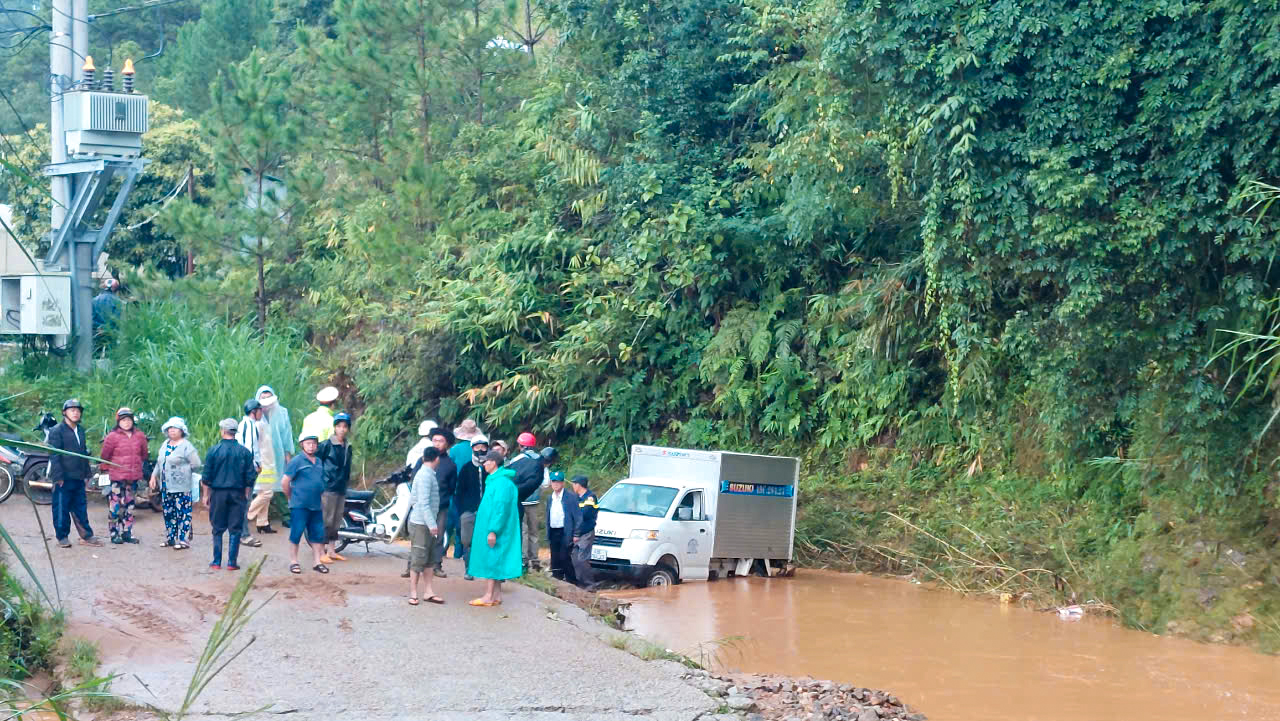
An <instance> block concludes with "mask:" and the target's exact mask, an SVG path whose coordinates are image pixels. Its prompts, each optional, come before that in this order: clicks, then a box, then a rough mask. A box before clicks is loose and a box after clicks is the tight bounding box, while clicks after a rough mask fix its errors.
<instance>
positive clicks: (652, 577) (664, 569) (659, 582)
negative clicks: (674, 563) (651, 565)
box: [644, 566, 676, 586]
mask: <svg viewBox="0 0 1280 721" xmlns="http://www.w3.org/2000/svg"><path fill="white" fill-rule="evenodd" d="M675 583H676V572H675V570H673V569H672V568H671V567H670V566H658V567H657V568H655V569H653V573H650V574H649V579H648V580H647V581H645V583H644V585H646V586H673V585H675Z"/></svg>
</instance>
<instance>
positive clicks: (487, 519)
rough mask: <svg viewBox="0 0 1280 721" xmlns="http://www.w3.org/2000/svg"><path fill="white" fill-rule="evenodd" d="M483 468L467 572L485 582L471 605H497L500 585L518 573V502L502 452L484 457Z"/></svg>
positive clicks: (513, 475) (519, 564) (514, 485)
mask: <svg viewBox="0 0 1280 721" xmlns="http://www.w3.org/2000/svg"><path fill="white" fill-rule="evenodd" d="M484 469H485V471H487V472H488V474H489V475H488V476H487V477H485V481H484V495H483V496H481V498H480V508H479V509H478V510H477V511H476V528H475V533H474V534H472V536H471V566H470V571H471V575H472V576H475V577H476V578H483V579H485V586H484V595H483V596H481V597H480V598H477V599H474V600H472V601H471V605H472V606H497V605H498V604H500V603H502V582H503V581H505V580H507V579H510V578H519V577H520V574H521V558H520V516H519V511H518V510H517V507H516V504H517V503H518V501H519V499H518V498H516V495H517V494H516V474H515V472H514V471H512V470H511V469H510V468H503V467H502V454H501V453H498V452H497V451H490V452H489V454H488V455H486V456H485V457H484Z"/></svg>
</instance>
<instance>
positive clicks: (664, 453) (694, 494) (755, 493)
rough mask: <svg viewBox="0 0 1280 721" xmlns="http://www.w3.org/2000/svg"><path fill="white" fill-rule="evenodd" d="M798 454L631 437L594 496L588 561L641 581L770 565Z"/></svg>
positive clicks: (786, 544)
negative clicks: (623, 464) (613, 476)
mask: <svg viewBox="0 0 1280 721" xmlns="http://www.w3.org/2000/svg"><path fill="white" fill-rule="evenodd" d="M799 478H800V459H798V458H787V457H783V456H758V455H751V454H747V453H731V452H728V451H691V450H683V449H679V448H660V447H657V446H641V445H636V446H632V447H631V470H630V473H629V474H628V476H627V478H625V479H623V480H621V481H619V482H618V483H617V484H616V485H615V486H613V488H610V489H609V491H608V492H607V493H605V494H604V496H603V497H602V498H601V499H600V501H599V505H600V513H599V516H598V518H597V520H596V536H595V541H594V542H593V545H592V547H591V566H592V568H593V569H595V571H596V573H597V574H599V575H602V576H604V577H608V578H617V579H621V580H625V581H629V582H631V583H636V584H640V585H647V586H665V585H669V584H673V583H680V582H681V581H705V580H709V579H714V578H717V577H726V576H730V575H739V576H742V575H747V574H748V573H750V572H751V571H752V569H753V568H755V569H756V570H757V571H763V572H764V573H765V574H767V575H776V574H779V573H781V572H783V571H784V569H787V568H788V567H789V565H790V561H791V558H792V552H793V550H794V542H795V528H796V485H797V482H798V481H799Z"/></svg>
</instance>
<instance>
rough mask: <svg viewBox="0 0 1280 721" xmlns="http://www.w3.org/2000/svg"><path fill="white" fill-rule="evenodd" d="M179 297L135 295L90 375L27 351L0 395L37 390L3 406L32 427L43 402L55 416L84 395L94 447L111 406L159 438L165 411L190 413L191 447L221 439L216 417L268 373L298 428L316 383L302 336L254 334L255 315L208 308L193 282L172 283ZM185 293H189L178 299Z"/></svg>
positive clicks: (230, 412)
mask: <svg viewBox="0 0 1280 721" xmlns="http://www.w3.org/2000/svg"><path fill="white" fill-rule="evenodd" d="M171 287H172V288H173V289H174V291H176V292H175V293H174V296H175V300H170V301H150V302H143V303H138V304H133V305H131V306H130V308H129V312H128V313H126V314H125V315H124V317H123V318H122V319H121V323H120V326H119V328H118V330H117V332H116V341H115V345H114V346H112V348H111V349H110V352H109V355H108V359H107V360H108V363H107V367H106V368H105V369H101V370H97V371H95V372H94V373H92V374H90V375H89V376H87V377H85V376H81V375H78V374H76V373H74V372H72V371H70V370H68V369H67V368H66V365H65V364H64V363H63V362H62V360H61V359H60V358H56V357H48V356H41V355H32V356H29V357H28V358H26V359H25V360H23V361H21V362H19V363H15V364H11V365H10V366H9V367H7V368H6V369H5V371H4V372H3V373H0V391H6V390H7V391H9V392H7V393H0V395H10V394H11V393H17V392H20V391H22V390H34V392H33V393H31V394H29V395H25V396H19V397H16V398H13V399H11V400H9V401H6V402H3V403H0V414H2V415H3V416H4V417H6V418H8V419H10V420H11V421H15V420H21V424H20V425H19V427H20V428H21V429H22V430H24V431H25V430H29V429H30V428H32V427H33V426H34V425H35V421H36V417H37V415H38V413H39V412H40V411H42V410H43V411H49V412H52V413H53V414H54V416H55V417H57V415H58V409H59V408H60V407H61V402H62V400H63V399H65V398H70V397H77V398H79V399H80V400H81V402H83V403H84V404H85V413H84V420H83V424H84V427H85V428H86V429H87V432H88V439H89V445H90V449H91V450H96V449H97V447H98V446H99V445H100V444H101V442H102V438H103V436H104V435H106V433H107V432H109V431H110V430H111V429H112V428H114V427H115V412H116V409H117V408H119V407H121V406H129V407H131V408H133V409H134V411H136V412H138V413H140V414H141V413H145V414H147V416H146V417H145V418H144V417H141V416H140V418H139V424H140V425H139V427H141V428H142V429H143V430H144V431H146V432H147V434H148V435H149V436H150V437H151V438H152V441H153V442H158V441H157V439H159V438H161V434H160V425H161V424H162V423H164V421H165V420H166V419H168V418H169V417H170V416H181V417H183V418H185V419H186V421H187V426H188V428H190V429H191V435H192V440H193V442H194V443H195V444H196V446H197V448H199V449H201V451H206V450H208V448H209V447H210V446H211V445H212V444H213V443H216V442H217V439H218V428H217V424H218V421H220V420H222V419H223V418H226V417H228V416H232V417H234V418H236V419H237V420H238V419H239V418H240V416H241V413H242V411H241V406H242V405H243V403H244V402H245V401H246V400H247V399H249V398H252V397H253V394H254V392H255V391H256V390H257V388H258V386H259V385H261V384H262V383H264V382H266V381H268V380H269V381H270V383H269V384H270V385H271V386H272V387H273V388H275V390H276V393H278V394H279V395H280V397H281V398H283V399H284V400H285V402H286V403H289V404H292V405H294V410H293V413H292V415H291V420H293V421H294V423H295V425H297V426H299V427H301V423H302V416H303V415H304V414H305V413H306V412H309V410H310V408H309V406H310V401H311V398H312V396H313V395H314V393H315V391H314V390H313V389H312V385H313V384H312V383H311V369H310V367H309V365H308V363H309V355H308V351H307V348H306V346H305V344H303V343H302V342H301V341H300V340H298V339H297V338H296V337H293V336H290V335H288V334H286V333H283V332H281V333H269V334H266V335H263V334H260V333H257V332H256V331H254V330H253V329H252V319H251V318H245V319H243V320H240V321H239V322H231V323H229V322H228V321H226V320H224V319H222V318H218V317H217V316H215V315H213V314H212V311H211V310H209V308H208V306H207V305H206V304H203V303H201V302H200V299H199V298H198V297H196V296H195V294H194V293H193V292H192V291H186V290H182V286H181V284H178V285H174V286H171ZM184 296H185V298H184Z"/></svg>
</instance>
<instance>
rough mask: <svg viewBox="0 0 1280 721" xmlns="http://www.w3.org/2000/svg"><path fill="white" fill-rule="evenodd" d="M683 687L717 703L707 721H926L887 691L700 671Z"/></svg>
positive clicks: (691, 673)
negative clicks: (715, 709)
mask: <svg viewBox="0 0 1280 721" xmlns="http://www.w3.org/2000/svg"><path fill="white" fill-rule="evenodd" d="M682 676H683V678H684V679H685V681H686V682H688V683H689V684H691V685H692V686H693V687H694V688H697V689H698V690H700V691H702V692H703V693H705V694H707V695H708V696H711V697H712V698H713V699H717V700H719V702H720V708H719V709H718V710H717V713H716V714H715V715H712V716H708V717H705V718H706V719H707V720H708V721H730V720H731V719H733V720H735V721H736V720H737V719H745V721H881V720H882V719H883V720H885V721H925V719H926V717H925V715H924V714H922V713H918V712H916V711H913V710H912V709H911V708H910V707H909V706H906V705H905V704H903V703H902V702H901V701H899V700H898V697H897V696H894V695H893V694H891V693H889V692H887V691H877V690H875V689H869V688H860V687H858V686H849V685H847V684H841V683H835V682H833V681H818V680H815V679H811V678H791V677H787V676H757V675H742V674H733V675H720V674H715V673H712V672H709V671H703V670H699V669H690V670H686V671H685V672H684V673H683V674H682Z"/></svg>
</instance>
